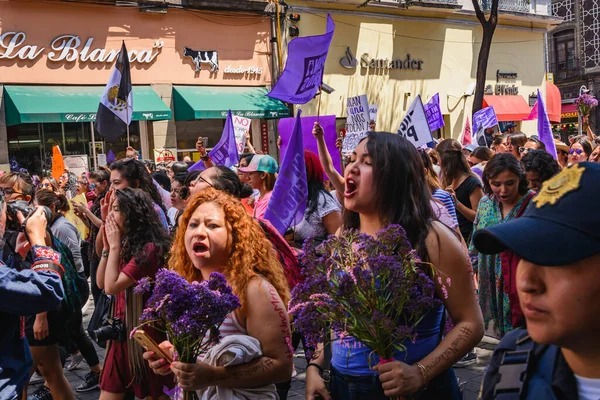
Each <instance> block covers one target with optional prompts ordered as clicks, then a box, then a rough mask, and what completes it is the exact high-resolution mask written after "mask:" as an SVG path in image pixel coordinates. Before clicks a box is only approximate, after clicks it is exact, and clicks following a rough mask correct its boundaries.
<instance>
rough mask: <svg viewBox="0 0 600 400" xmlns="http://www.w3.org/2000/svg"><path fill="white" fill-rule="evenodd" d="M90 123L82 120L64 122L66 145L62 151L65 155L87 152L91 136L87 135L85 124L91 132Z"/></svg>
mask: <svg viewBox="0 0 600 400" xmlns="http://www.w3.org/2000/svg"><path fill="white" fill-rule="evenodd" d="M89 125H90V124H89V122H88V123H87V124H84V123H82V122H73V123H66V124H63V126H64V131H65V147H64V149H62V151H63V154H64V155H77V154H87V152H88V149H87V147H88V144H87V143H88V141H89V136H88V137H86V130H85V129H84V126H87V132H88V133H89V131H90V128H89Z"/></svg>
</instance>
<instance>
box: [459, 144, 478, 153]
mask: <svg viewBox="0 0 600 400" xmlns="http://www.w3.org/2000/svg"><path fill="white" fill-rule="evenodd" d="M477 147H479V146H477V145H476V144H467V145H465V146H463V150H469V151H470V152H471V153H472V152H474V151H475V149H476V148H477Z"/></svg>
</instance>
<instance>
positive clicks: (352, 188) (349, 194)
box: [344, 178, 358, 198]
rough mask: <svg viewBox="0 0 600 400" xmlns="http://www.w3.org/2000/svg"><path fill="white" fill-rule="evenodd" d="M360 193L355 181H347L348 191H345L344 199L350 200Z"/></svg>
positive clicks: (349, 179) (348, 179)
mask: <svg viewBox="0 0 600 400" xmlns="http://www.w3.org/2000/svg"><path fill="white" fill-rule="evenodd" d="M357 191H358V187H357V186H356V182H354V180H353V179H351V178H347V179H346V190H345V191H344V197H345V198H350V197H352V196H354V195H355V194H356V192H357Z"/></svg>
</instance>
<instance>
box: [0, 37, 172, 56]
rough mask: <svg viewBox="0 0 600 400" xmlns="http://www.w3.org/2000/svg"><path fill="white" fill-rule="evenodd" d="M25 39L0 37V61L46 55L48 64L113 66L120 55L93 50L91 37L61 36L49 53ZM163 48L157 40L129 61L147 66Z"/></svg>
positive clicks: (132, 51) (101, 49)
mask: <svg viewBox="0 0 600 400" xmlns="http://www.w3.org/2000/svg"><path fill="white" fill-rule="evenodd" d="M26 39H27V35H26V34H25V32H4V33H3V34H2V35H0V60H3V59H8V60H15V59H16V60H23V61H28V60H29V61H35V60H37V59H39V58H40V57H41V56H42V54H44V53H47V57H48V60H49V61H51V62H61V61H62V62H75V61H79V62H94V63H113V62H114V61H115V60H116V58H117V56H118V55H119V49H113V50H107V49H105V48H100V47H96V48H94V47H93V42H94V38H93V37H90V38H88V39H87V40H86V41H85V42H83V41H82V39H81V38H80V37H79V36H77V35H61V36H58V37H57V38H55V39H54V40H53V41H52V42H51V43H50V49H48V51H46V47H43V46H38V45H32V44H26V43H25V41H26ZM82 44H83V46H82ZM163 46H164V42H162V41H158V40H157V41H156V42H155V43H154V45H153V46H152V48H150V49H142V50H136V49H134V50H130V51H129V54H128V55H129V61H130V62H137V63H140V64H150V63H151V62H153V61H154V59H155V58H156V57H157V56H158V54H160V51H161V49H162V47H163Z"/></svg>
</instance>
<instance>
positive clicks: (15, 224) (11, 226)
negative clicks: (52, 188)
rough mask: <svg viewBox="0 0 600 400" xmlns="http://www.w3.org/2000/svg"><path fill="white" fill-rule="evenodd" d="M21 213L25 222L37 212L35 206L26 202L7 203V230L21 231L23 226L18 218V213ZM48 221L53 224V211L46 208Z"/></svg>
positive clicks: (13, 201) (14, 201)
mask: <svg viewBox="0 0 600 400" xmlns="http://www.w3.org/2000/svg"><path fill="white" fill-rule="evenodd" d="M19 211H20V212H21V214H23V216H24V217H25V220H27V218H29V216H30V215H31V214H33V213H34V212H35V206H33V205H31V204H29V203H28V202H27V201H25V200H12V201H9V202H7V203H6V229H7V230H11V231H21V224H20V223H19V219H18V218H17V212H19ZM44 212H45V214H46V221H48V224H50V223H51V222H52V211H50V209H49V208H48V207H44Z"/></svg>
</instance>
